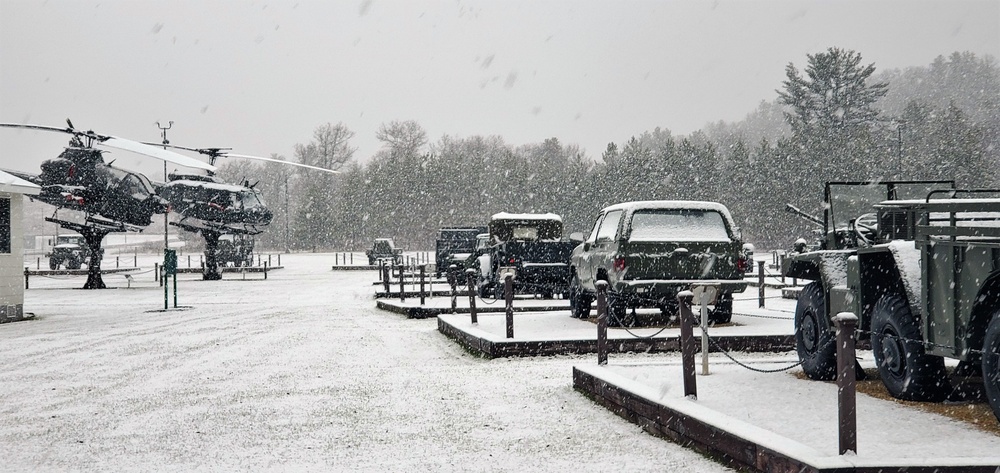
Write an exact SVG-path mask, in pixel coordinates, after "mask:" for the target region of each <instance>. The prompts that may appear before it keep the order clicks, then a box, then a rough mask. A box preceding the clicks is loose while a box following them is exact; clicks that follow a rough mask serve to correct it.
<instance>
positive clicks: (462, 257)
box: [434, 227, 488, 277]
mask: <svg viewBox="0 0 1000 473" xmlns="http://www.w3.org/2000/svg"><path fill="white" fill-rule="evenodd" d="M487 231H488V230H487V228H486V227H462V228H453V227H449V228H442V229H441V230H440V231H439V232H438V238H437V241H436V242H435V248H434V268H435V269H434V273H435V275H436V276H437V277H441V274H442V273H443V272H445V271H447V270H448V268H449V267H451V265H453V264H454V265H456V266H457V267H459V268H461V270H463V271H464V270H465V266H466V263H467V261H468V259H469V258H470V257H471V256H472V254H473V253H475V252H476V235H480V234H483V233H486V232H487Z"/></svg>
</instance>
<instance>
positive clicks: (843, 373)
mask: <svg viewBox="0 0 1000 473" xmlns="http://www.w3.org/2000/svg"><path fill="white" fill-rule="evenodd" d="M833 320H834V322H836V323H837V407H838V409H837V413H838V415H837V418H838V419H839V423H838V426H839V429H838V432H839V438H840V442H839V443H840V454H841V455H844V454H846V453H847V452H854V453H857V452H858V412H857V399H856V397H855V392H856V390H857V379H856V378H855V376H856V374H855V372H854V364H855V363H857V362H856V361H855V358H854V356H855V353H854V351H855V350H854V349H855V347H854V329H856V328H857V326H858V317H857V316H856V315H854V314H852V313H850V312H841V313H839V314H837V315H836V316H835V317H834V318H833Z"/></svg>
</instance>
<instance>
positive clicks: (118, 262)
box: [115, 256, 121, 269]
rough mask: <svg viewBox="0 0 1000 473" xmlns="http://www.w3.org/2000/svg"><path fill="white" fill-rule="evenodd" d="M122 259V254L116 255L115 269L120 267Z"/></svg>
mask: <svg viewBox="0 0 1000 473" xmlns="http://www.w3.org/2000/svg"><path fill="white" fill-rule="evenodd" d="M120 260H121V257H120V256H115V269H118V268H120V267H121V261H120Z"/></svg>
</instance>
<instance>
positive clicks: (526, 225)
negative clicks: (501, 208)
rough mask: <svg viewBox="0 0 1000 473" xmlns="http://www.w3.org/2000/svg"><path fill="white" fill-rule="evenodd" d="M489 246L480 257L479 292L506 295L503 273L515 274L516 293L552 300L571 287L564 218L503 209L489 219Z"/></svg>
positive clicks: (487, 242)
mask: <svg viewBox="0 0 1000 473" xmlns="http://www.w3.org/2000/svg"><path fill="white" fill-rule="evenodd" d="M489 229H490V232H489V238H488V239H487V240H486V242H485V243H486V244H487V248H486V249H485V250H481V251H482V252H483V253H484V254H483V255H482V256H480V257H479V260H478V261H479V271H480V283H479V294H480V295H481V296H483V297H487V296H489V295H493V296H494V297H496V298H498V299H499V298H501V297H503V296H504V293H503V291H504V277H505V276H504V275H505V274H507V273H508V272H510V271H513V273H514V283H513V284H514V293H515V294H538V295H541V296H542V297H543V298H546V299H551V298H552V297H553V296H555V295H556V294H563V295H565V294H566V293H567V291H568V290H569V274H570V273H569V255H570V253H571V252H572V251H573V247H574V246H575V245H576V244H575V243H573V242H571V241H569V240H567V239H564V238H562V231H563V224H562V217H560V216H558V215H556V214H553V213H544V214H537V213H523V214H514V213H506V212H501V213H498V214H495V215H493V216H492V217H491V218H490V224H489Z"/></svg>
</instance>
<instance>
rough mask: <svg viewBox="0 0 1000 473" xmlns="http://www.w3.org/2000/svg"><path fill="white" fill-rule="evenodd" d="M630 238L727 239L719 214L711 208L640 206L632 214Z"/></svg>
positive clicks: (640, 239)
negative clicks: (647, 208)
mask: <svg viewBox="0 0 1000 473" xmlns="http://www.w3.org/2000/svg"><path fill="white" fill-rule="evenodd" d="M629 240H631V241H729V232H728V231H727V230H726V223H725V220H723V218H722V214H720V213H719V212H716V211H713V210H694V209H660V210H641V211H637V212H636V213H635V214H633V215H632V225H631V233H630V234H629Z"/></svg>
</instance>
